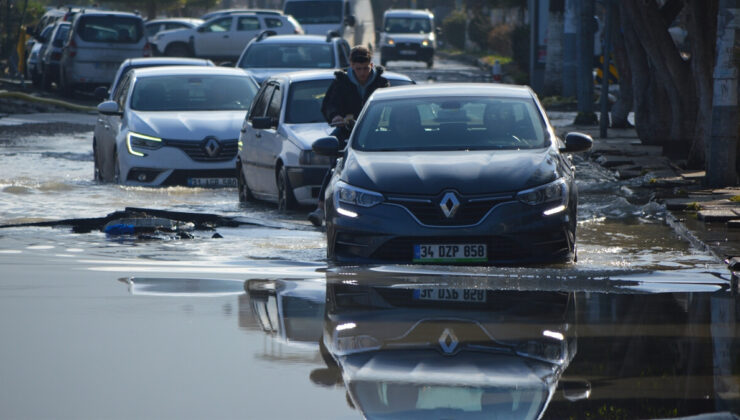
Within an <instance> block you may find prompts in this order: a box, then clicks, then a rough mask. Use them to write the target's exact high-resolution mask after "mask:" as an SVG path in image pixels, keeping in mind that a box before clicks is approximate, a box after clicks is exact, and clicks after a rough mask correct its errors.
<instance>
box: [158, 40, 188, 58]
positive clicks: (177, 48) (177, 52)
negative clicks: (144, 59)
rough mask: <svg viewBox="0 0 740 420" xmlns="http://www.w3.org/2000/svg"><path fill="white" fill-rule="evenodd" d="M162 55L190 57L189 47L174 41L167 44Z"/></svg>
mask: <svg viewBox="0 0 740 420" xmlns="http://www.w3.org/2000/svg"><path fill="white" fill-rule="evenodd" d="M164 55H166V56H167V57H191V56H192V54H191V53H190V48H188V47H187V45H185V44H183V43H179V42H178V43H175V44H172V45H168V46H167V48H166V49H165V50H164Z"/></svg>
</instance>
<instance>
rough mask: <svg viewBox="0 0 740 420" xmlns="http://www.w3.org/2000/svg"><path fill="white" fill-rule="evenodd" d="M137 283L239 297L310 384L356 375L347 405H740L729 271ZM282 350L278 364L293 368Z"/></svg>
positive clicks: (178, 292) (372, 271)
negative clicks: (305, 367)
mask: <svg viewBox="0 0 740 420" xmlns="http://www.w3.org/2000/svg"><path fill="white" fill-rule="evenodd" d="M123 281H124V282H126V283H127V284H128V285H129V290H130V291H131V293H132V294H136V295H168V296H174V297H176V296H220V295H224V294H235V295H238V302H239V326H240V327H241V328H246V329H251V330H258V331H262V332H263V333H264V334H265V336H266V337H267V338H269V339H270V340H273V341H274V342H277V343H280V344H281V345H282V346H287V347H295V348H301V349H304V350H308V351H310V352H311V353H312V354H314V355H315V357H314V358H311V357H309V358H308V360H313V363H315V364H316V367H315V368H314V369H313V370H312V371H311V373H310V380H311V382H310V384H313V386H319V387H326V388H327V390H331V389H337V388H343V389H344V390H345V391H346V393H345V396H346V398H345V399H343V400H337V401H336V404H348V405H349V406H350V407H351V408H352V409H355V410H357V412H358V414H359V413H361V415H362V416H364V417H366V418H403V419H408V418H526V419H536V418H553V419H560V418H671V417H674V418H675V417H682V416H691V415H698V414H701V413H716V412H738V410H740V360H738V358H737V354H738V350H739V349H738V346H739V345H740V343H739V342H738V321H739V320H740V305H738V302H737V292H736V290H731V289H730V287H729V285H730V275H729V273H726V274H725V273H711V272H701V271H696V270H692V271H678V270H677V271H673V272H650V271H628V270H624V271H618V270H611V271H592V272H585V271H583V270H572V271H571V270H552V269H536V268H535V269H501V270H494V271H491V270H489V271H487V272H485V273H480V272H479V273H476V272H472V271H465V270H459V269H458V268H454V267H448V268H446V267H434V268H429V269H418V268H414V267H397V266H379V267H364V268H359V267H343V268H329V269H326V270H323V269H320V270H318V271H316V272H315V275H313V276H307V277H306V278H304V279H295V278H294V279H288V278H280V277H279V276H263V277H255V278H250V279H247V280H245V281H224V280H209V279H184V280H183V279H174V278H171V279H166V278H127V279H123ZM264 351H266V352H268V353H269V352H270V351H271V349H270V348H268V349H267V350H264ZM272 351H274V354H272V355H271V358H268V359H270V360H271V361H274V362H275V364H276V369H290V365H289V364H285V362H286V361H288V362H289V361H290V360H288V356H285V355H284V352H283V351H282V350H272ZM310 384H307V385H306V386H312V385H310ZM728 418H730V416H729V415H728Z"/></svg>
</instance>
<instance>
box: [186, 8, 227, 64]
mask: <svg viewBox="0 0 740 420" xmlns="http://www.w3.org/2000/svg"><path fill="white" fill-rule="evenodd" d="M233 20H234V19H233V17H232V16H224V17H221V18H217V19H213V20H211V21H209V22H206V23H204V24H203V25H201V26H199V27H198V29H197V30H196V32H195V34H194V35H193V48H194V52H195V56H196V57H224V56H227V55H229V54H228V51H229V49H230V42H231V35H232V32H231V27H232V21H233Z"/></svg>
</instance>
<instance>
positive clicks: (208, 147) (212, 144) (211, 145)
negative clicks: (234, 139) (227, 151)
mask: <svg viewBox="0 0 740 420" xmlns="http://www.w3.org/2000/svg"><path fill="white" fill-rule="evenodd" d="M203 151H204V152H206V154H207V155H208V157H215V156H218V154H219V153H220V152H221V144H220V143H219V142H218V140H216V139H215V138H213V137H209V138H207V139H206V143H205V144H204V145H203Z"/></svg>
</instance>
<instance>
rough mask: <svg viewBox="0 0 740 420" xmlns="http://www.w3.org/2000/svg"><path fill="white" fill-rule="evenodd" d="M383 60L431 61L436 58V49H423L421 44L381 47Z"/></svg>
mask: <svg viewBox="0 0 740 420" xmlns="http://www.w3.org/2000/svg"><path fill="white" fill-rule="evenodd" d="M380 56H381V57H382V58H383V60H388V61H390V60H414V61H430V60H432V59H433V58H434V47H431V46H429V47H423V46H421V45H420V44H411V43H409V44H401V43H398V44H395V45H394V46H385V45H384V46H382V47H380Z"/></svg>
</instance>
